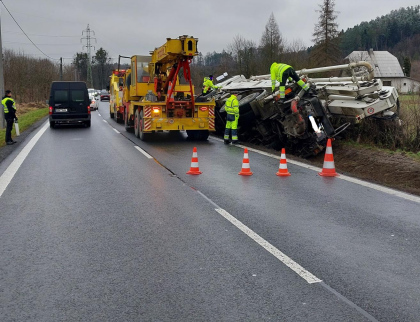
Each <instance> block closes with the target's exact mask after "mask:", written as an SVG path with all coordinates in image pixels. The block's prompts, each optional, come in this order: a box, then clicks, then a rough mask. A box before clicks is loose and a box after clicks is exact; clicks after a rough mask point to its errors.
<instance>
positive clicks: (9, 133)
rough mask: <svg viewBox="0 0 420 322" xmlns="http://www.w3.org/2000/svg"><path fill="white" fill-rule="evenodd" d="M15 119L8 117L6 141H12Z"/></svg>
mask: <svg viewBox="0 0 420 322" xmlns="http://www.w3.org/2000/svg"><path fill="white" fill-rule="evenodd" d="M12 129H13V119H9V118H7V119H6V143H7V142H12Z"/></svg>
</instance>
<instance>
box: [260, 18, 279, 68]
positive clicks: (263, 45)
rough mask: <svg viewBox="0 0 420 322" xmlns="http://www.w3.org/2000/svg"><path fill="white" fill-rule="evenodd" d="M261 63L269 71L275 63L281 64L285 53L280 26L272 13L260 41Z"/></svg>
mask: <svg viewBox="0 0 420 322" xmlns="http://www.w3.org/2000/svg"><path fill="white" fill-rule="evenodd" d="M259 49H260V56H261V63H262V67H263V68H264V69H267V70H268V69H269V68H270V66H271V64H272V63H273V62H280V58H281V55H282V53H283V51H284V42H283V37H282V35H281V32H280V29H279V25H278V24H277V22H276V19H275V18H274V14H273V13H271V15H270V18H269V19H268V22H267V24H266V25H265V30H264V33H263V35H262V36H261V41H260V48H259Z"/></svg>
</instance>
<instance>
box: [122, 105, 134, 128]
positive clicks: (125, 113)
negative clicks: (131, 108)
mask: <svg viewBox="0 0 420 322" xmlns="http://www.w3.org/2000/svg"><path fill="white" fill-rule="evenodd" d="M124 127H125V130H126V131H127V132H133V128H132V127H130V126H129V125H128V114H127V109H126V108H125V109H124Z"/></svg>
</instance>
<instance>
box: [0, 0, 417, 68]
mask: <svg viewBox="0 0 420 322" xmlns="http://www.w3.org/2000/svg"><path fill="white" fill-rule="evenodd" d="M2 2H3V3H4V5H5V6H6V7H7V8H8V9H9V11H10V12H11V14H12V15H13V16H14V18H15V19H16V21H17V22H18V23H19V25H20V26H21V27H22V29H23V30H24V31H25V32H26V33H27V35H28V36H29V38H31V40H32V41H33V42H34V43H35V44H36V45H38V47H39V48H40V49H41V50H42V51H43V52H44V53H45V54H47V55H48V56H50V57H52V58H55V59H59V58H60V57H63V58H66V59H65V60H64V61H65V62H66V63H70V62H71V58H72V57H73V56H74V55H75V53H76V52H81V51H83V50H86V49H83V44H84V45H86V41H85V40H84V42H83V43H81V39H80V38H82V31H83V30H85V29H86V28H87V25H88V24H89V26H90V28H91V29H92V30H93V31H94V32H95V34H93V33H92V37H94V38H96V42H95V40H93V41H92V45H94V46H95V50H94V49H93V48H92V51H93V52H94V51H96V50H97V49H99V48H100V47H102V48H104V49H105V50H107V51H108V52H109V54H110V56H111V57H112V58H118V55H123V56H132V55H147V54H149V51H150V50H153V49H154V48H155V47H159V46H161V45H163V44H164V42H165V41H166V38H177V37H178V36H180V35H189V36H194V37H196V38H199V42H198V50H199V51H200V52H202V53H203V54H206V53H208V52H213V51H216V52H221V51H222V50H223V49H227V48H228V46H229V44H231V43H232V41H233V38H234V37H235V36H237V35H240V36H242V37H243V38H245V39H247V40H253V41H254V42H255V43H256V44H258V43H259V41H260V38H261V35H262V33H263V32H264V27H265V25H266V24H267V21H268V19H269V17H270V14H271V13H273V14H274V17H275V19H276V21H277V23H278V25H279V28H280V31H281V33H282V35H283V38H284V39H286V40H287V41H289V42H291V41H293V40H300V41H301V42H302V43H303V44H304V45H305V46H310V45H312V44H313V43H312V33H313V30H314V26H315V24H316V23H317V20H318V17H319V13H318V12H316V10H318V9H319V4H321V3H322V2H323V1H322V0H311V1H309V0H306V1H303V0H300V1H298V0H295V1H292V0H278V1H275V0H208V1H202V0H190V1H173V0H172V1H170V0H121V1H115V0H113V1H111V0H71V1H68V0H2ZM335 2H336V6H335V10H336V11H337V12H338V13H337V15H338V17H337V20H336V22H337V23H338V26H339V30H341V29H344V30H346V29H347V28H351V27H353V26H355V25H357V24H360V23H361V22H362V21H370V20H372V19H375V18H376V17H378V16H382V15H385V14H388V13H390V12H391V11H392V10H395V9H398V8H400V7H407V6H415V5H418V4H419V1H418V0H416V1H413V0H399V1H395V0H368V1H366V0H351V1H349V0H336V1H335ZM0 10H1V31H2V42H3V49H14V50H16V51H19V50H20V51H22V52H24V53H25V54H27V55H31V56H34V57H45V56H44V55H43V54H42V53H41V52H40V51H39V50H38V49H36V47H34V46H33V45H32V44H31V43H30V41H29V40H28V39H27V38H26V37H25V35H24V34H23V33H22V31H21V30H20V29H19V27H18V26H17V25H16V23H15V22H14V21H13V19H12V18H11V16H10V15H9V13H8V12H7V11H6V9H5V7H4V6H3V5H2V4H1V3H0ZM84 36H86V33H84Z"/></svg>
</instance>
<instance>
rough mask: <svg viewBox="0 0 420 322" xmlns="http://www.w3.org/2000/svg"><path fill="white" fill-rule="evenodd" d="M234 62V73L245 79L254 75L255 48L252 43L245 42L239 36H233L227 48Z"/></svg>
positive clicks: (255, 68) (255, 64) (255, 65)
mask: <svg viewBox="0 0 420 322" xmlns="http://www.w3.org/2000/svg"><path fill="white" fill-rule="evenodd" d="M228 48H229V49H228V50H229V51H230V52H231V53H232V56H233V58H234V59H235V62H236V67H237V68H236V72H237V73H239V74H243V75H244V76H245V77H249V76H251V75H254V74H255V73H256V70H257V59H256V57H257V47H256V44H255V42H254V41H252V40H246V39H245V38H243V37H242V36H240V35H237V36H235V38H234V39H233V42H232V43H231V44H230V45H229V46H228Z"/></svg>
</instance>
